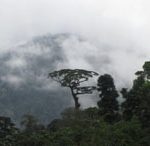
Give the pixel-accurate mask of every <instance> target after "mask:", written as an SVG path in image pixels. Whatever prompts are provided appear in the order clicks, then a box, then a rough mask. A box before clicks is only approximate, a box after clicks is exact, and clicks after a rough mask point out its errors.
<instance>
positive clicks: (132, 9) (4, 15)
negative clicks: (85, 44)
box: [0, 0, 150, 78]
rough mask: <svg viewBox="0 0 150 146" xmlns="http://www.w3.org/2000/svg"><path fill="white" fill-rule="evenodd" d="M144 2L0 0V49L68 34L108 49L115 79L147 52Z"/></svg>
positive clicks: (149, 26)
mask: <svg viewBox="0 0 150 146" xmlns="http://www.w3.org/2000/svg"><path fill="white" fill-rule="evenodd" d="M149 7H150V1H149V0H0V51H1V52H2V51H4V50H6V48H8V47H10V46H11V45H15V44H18V43H20V42H22V41H26V40H30V39H31V38H32V37H33V36H37V35H44V34H47V33H52V34H55V33H66V32H68V33H74V34H77V35H81V36H83V37H85V38H87V40H89V41H90V42H91V43H92V44H93V45H94V46H95V47H96V49H97V51H95V52H96V53H97V52H98V51H101V52H102V53H101V54H103V53H104V52H105V54H106V53H108V56H109V57H111V59H112V61H113V68H114V70H115V71H117V72H118V74H116V78H117V76H119V75H121V74H122V76H124V78H126V77H127V76H128V75H129V74H131V73H132V74H133V73H134V71H135V70H137V69H138V68H139V67H140V66H142V64H143V62H144V61H145V60H147V59H149V56H150V41H149V40H150V9H149ZM104 46H105V47H104ZM72 51H73V50H72ZM76 53H78V52H76ZM84 53H85V55H86V53H87V52H86V51H84ZM69 55H70V59H71V57H72V56H71V53H70V54H68V56H69ZM83 55H84V54H83ZM95 56H96V57H97V58H99V56H98V54H95ZM81 57H82V56H81ZM100 57H102V55H100ZM98 61H99V60H98V59H97V63H98ZM90 63H92V61H91V62H90ZM94 63H95V62H94ZM76 66H77V65H76ZM111 69H112V67H110V68H109V69H108V71H110V70H111ZM132 77H133V75H132Z"/></svg>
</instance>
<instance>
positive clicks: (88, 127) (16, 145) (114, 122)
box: [0, 61, 150, 146]
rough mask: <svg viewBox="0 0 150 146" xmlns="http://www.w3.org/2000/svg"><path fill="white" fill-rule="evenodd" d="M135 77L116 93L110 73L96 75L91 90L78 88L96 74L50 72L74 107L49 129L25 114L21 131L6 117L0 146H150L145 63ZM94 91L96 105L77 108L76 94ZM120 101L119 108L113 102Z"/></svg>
mask: <svg viewBox="0 0 150 146" xmlns="http://www.w3.org/2000/svg"><path fill="white" fill-rule="evenodd" d="M135 74H136V79H135V80H134V81H133V86H132V88H131V89H126V88H122V90H121V91H118V90H117V88H116V86H115V83H114V79H113V78H112V76H111V75H110V74H103V75H99V77H98V80H97V83H96V84H95V86H91V85H86V86H85V85H84V86H81V83H82V82H87V81H88V80H89V78H93V76H95V75H96V76H98V73H96V72H93V71H87V70H82V69H76V70H71V69H63V70H58V71H54V72H51V73H49V77H50V78H52V79H53V80H55V81H56V82H58V83H59V84H61V85H62V87H67V88H68V89H69V88H70V90H71V91H72V97H70V98H73V99H74V102H75V106H74V107H70V108H66V109H65V110H64V111H63V112H62V114H61V117H60V118H57V119H54V120H53V121H52V122H50V123H49V124H48V125H42V124H41V123H40V122H38V120H37V119H36V118H35V117H34V115H30V114H26V115H24V117H23V118H22V121H21V127H20V128H18V127H16V126H15V124H13V123H12V122H11V120H10V118H6V117H0V145H1V146H150V141H149V139H150V62H149V61H147V62H145V63H144V65H143V70H140V71H137V72H136V73H135ZM95 90H96V91H97V92H98V95H99V101H98V102H97V103H96V104H97V106H96V107H89V108H87V109H82V108H81V107H80V94H84V95H86V94H92V93H93V91H95ZM120 96H122V97H123V98H124V102H122V103H120V102H118V98H119V97H120ZM62 98H63V95H62ZM58 106H59V105H58ZM45 108H46V106H45ZM54 112H55V111H54Z"/></svg>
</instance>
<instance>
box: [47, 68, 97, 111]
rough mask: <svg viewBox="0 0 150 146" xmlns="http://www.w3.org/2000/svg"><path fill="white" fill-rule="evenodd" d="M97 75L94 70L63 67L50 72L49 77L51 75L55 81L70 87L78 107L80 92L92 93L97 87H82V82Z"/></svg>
mask: <svg viewBox="0 0 150 146" xmlns="http://www.w3.org/2000/svg"><path fill="white" fill-rule="evenodd" d="M97 75H98V73H96V72H94V71H87V70H83V69H62V70H59V71H54V72H51V73H49V77H51V78H52V79H53V80H54V81H56V82H58V83H60V84H61V86H63V87H69V88H70V90H71V94H72V96H73V99H74V102H75V108H76V109H78V108H79V107H80V104H79V101H78V97H77V96H78V95H80V94H92V92H93V90H95V89H96V87H95V86H83V87H81V86H80V85H81V83H83V82H86V81H88V80H89V78H92V77H93V76H97Z"/></svg>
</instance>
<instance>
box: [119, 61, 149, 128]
mask: <svg viewBox="0 0 150 146" xmlns="http://www.w3.org/2000/svg"><path fill="white" fill-rule="evenodd" d="M135 75H136V76H137V78H136V79H135V80H134V82H133V86H132V88H131V90H129V91H126V92H123V90H122V94H123V97H124V98H125V99H126V100H125V102H124V103H123V104H122V110H123V116H124V118H125V119H126V120H130V119H131V118H132V116H133V115H136V116H138V117H139V119H140V120H141V121H142V124H143V126H144V127H147V126H149V125H150V62H149V61H148V62H145V64H144V65H143V71H137V72H136V73H135Z"/></svg>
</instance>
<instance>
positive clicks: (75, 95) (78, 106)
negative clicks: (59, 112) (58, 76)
mask: <svg viewBox="0 0 150 146" xmlns="http://www.w3.org/2000/svg"><path fill="white" fill-rule="evenodd" d="M70 89H71V93H72V96H73V99H74V102H75V109H79V108H80V103H79V102H78V100H79V99H78V97H77V94H75V93H74V92H73V88H72V87H70Z"/></svg>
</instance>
